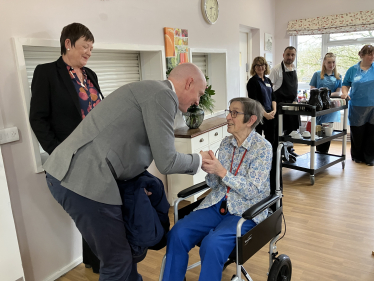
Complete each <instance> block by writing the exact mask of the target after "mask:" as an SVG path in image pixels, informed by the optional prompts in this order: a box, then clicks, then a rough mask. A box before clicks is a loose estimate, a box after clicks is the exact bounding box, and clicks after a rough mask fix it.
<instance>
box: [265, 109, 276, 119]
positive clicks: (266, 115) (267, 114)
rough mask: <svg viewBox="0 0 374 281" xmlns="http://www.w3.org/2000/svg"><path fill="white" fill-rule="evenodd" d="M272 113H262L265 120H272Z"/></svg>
mask: <svg viewBox="0 0 374 281" xmlns="http://www.w3.org/2000/svg"><path fill="white" fill-rule="evenodd" d="M272 112H274V111H271V112H269V113H267V112H264V117H265V118H266V119H267V120H271V119H274V115H275V113H274V114H272Z"/></svg>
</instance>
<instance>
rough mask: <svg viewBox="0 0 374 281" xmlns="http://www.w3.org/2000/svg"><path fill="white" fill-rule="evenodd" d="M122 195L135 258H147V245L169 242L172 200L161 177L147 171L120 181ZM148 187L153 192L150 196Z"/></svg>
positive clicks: (158, 245) (126, 225) (155, 248)
mask: <svg viewBox="0 0 374 281" xmlns="http://www.w3.org/2000/svg"><path fill="white" fill-rule="evenodd" d="M117 184H118V188H119V191H120V194H121V198H122V202H123V205H122V213H123V220H124V222H125V227H126V236H127V240H128V241H129V244H130V246H131V249H132V253H133V259H134V262H139V261H141V260H142V259H144V257H145V255H146V251H147V249H148V248H149V249H153V250H159V249H162V248H163V247H165V246H166V234H167V233H168V231H169V229H170V220H169V216H168V213H169V207H170V205H169V203H168V201H167V199H166V195H165V190H164V185H163V183H162V181H161V180H160V179H158V178H157V177H155V176H153V175H151V174H150V173H149V172H147V171H144V172H143V173H141V174H140V175H138V176H136V177H135V178H133V179H131V180H128V181H117ZM144 189H146V190H147V191H149V192H152V195H150V196H147V194H146V193H145V191H144Z"/></svg>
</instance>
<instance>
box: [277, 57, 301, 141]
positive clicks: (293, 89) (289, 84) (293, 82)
mask: <svg viewBox="0 0 374 281" xmlns="http://www.w3.org/2000/svg"><path fill="white" fill-rule="evenodd" d="M281 66H282V74H283V82H282V86H281V87H280V88H279V89H278V90H276V91H275V92H274V94H275V97H276V101H277V105H278V104H279V103H281V102H283V103H292V102H293V101H296V100H297V87H298V85H297V74H296V71H288V72H286V71H285V69H284V65H283V63H281ZM300 124H301V122H300V116H297V115H283V131H284V134H285V135H286V134H289V133H291V132H292V131H296V130H297V129H299V126H300Z"/></svg>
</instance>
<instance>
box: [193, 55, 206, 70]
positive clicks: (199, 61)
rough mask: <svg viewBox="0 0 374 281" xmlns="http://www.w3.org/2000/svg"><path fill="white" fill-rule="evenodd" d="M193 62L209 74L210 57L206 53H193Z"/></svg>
mask: <svg viewBox="0 0 374 281" xmlns="http://www.w3.org/2000/svg"><path fill="white" fill-rule="evenodd" d="M192 63H194V64H196V65H197V67H198V68H200V69H201V71H202V72H203V73H204V75H207V73H208V58H207V55H204V54H192Z"/></svg>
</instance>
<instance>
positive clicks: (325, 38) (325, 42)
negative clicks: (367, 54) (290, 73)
mask: <svg viewBox="0 0 374 281" xmlns="http://www.w3.org/2000/svg"><path fill="white" fill-rule="evenodd" d="M302 36H304V35H302ZM297 37H298V36H296V35H295V36H290V44H291V46H294V47H295V48H296V50H297V47H298V46H297V44H298V39H297ZM373 42H374V37H369V38H357V39H348V40H330V34H322V46H321V58H320V60H321V62H322V58H323V57H324V56H325V54H326V53H327V50H328V48H329V47H333V46H345V45H362V44H371V43H373ZM295 65H296V67H297V56H296V60H295Z"/></svg>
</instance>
